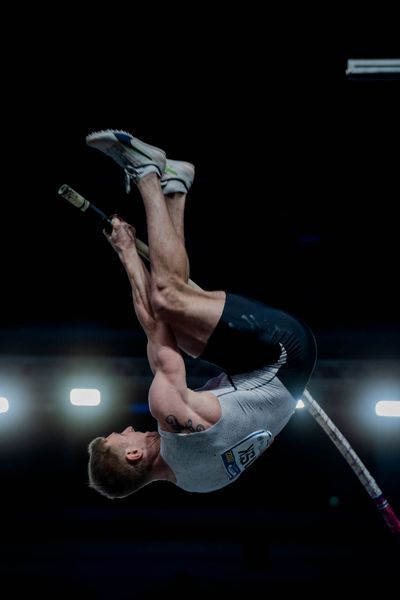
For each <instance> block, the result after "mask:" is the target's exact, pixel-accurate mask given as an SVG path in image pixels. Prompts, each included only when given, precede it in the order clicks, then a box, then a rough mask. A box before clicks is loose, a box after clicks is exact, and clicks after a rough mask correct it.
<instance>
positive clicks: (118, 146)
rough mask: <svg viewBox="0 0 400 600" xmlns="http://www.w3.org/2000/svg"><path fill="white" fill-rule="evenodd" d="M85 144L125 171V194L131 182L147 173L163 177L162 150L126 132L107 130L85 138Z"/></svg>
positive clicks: (164, 157)
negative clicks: (111, 159) (106, 156)
mask: <svg viewBox="0 0 400 600" xmlns="http://www.w3.org/2000/svg"><path fill="white" fill-rule="evenodd" d="M86 143H87V144H88V145H89V146H91V147H92V148H97V149H98V150H101V151H102V152H104V154H107V155H108V156H111V158H113V159H114V160H115V161H116V162H117V163H118V164H119V165H120V166H121V167H122V168H123V169H124V171H125V187H126V193H127V194H129V192H130V189H131V180H132V181H134V182H135V183H137V182H138V181H140V179H142V178H143V177H144V176H145V175H148V174H149V173H157V175H158V176H159V177H160V179H161V177H162V176H163V173H164V170H165V165H166V156H165V152H164V150H161V149H160V148H156V147H155V146H150V144H145V143H144V142H142V141H140V140H138V139H137V138H135V137H133V135H131V134H130V133H127V132H126V131H118V130H115V129H107V130H105V131H95V132H93V133H90V134H89V135H88V136H86Z"/></svg>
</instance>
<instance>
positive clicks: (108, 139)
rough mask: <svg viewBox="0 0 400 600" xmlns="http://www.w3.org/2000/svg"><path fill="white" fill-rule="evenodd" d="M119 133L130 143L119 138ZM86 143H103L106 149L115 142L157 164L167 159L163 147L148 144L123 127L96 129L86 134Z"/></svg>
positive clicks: (91, 144)
mask: <svg viewBox="0 0 400 600" xmlns="http://www.w3.org/2000/svg"><path fill="white" fill-rule="evenodd" d="M118 135H123V136H126V137H127V140H129V142H130V143H126V142H125V141H123V140H121V139H119V138H118V137H117V136H118ZM86 143H87V144H88V145H89V146H94V147H96V145H102V146H103V148H104V149H105V148H112V147H113V146H115V144H121V145H122V147H124V148H126V149H127V150H131V151H133V152H136V153H138V154H139V155H140V156H142V157H143V158H146V159H147V160H149V161H150V162H151V163H153V162H155V163H156V164H157V166H158V163H160V164H163V163H165V161H166V154H165V152H164V150H161V148H157V147H156V146H151V145H150V144H146V142H142V141H141V140H139V139H138V138H135V137H133V135H132V134H130V133H128V132H127V131H123V130H122V129H105V130H101V131H94V132H92V133H90V134H89V135H87V136H86ZM103 148H102V149H103ZM138 166H139V167H140V166H142V165H141V164H139V165H138Z"/></svg>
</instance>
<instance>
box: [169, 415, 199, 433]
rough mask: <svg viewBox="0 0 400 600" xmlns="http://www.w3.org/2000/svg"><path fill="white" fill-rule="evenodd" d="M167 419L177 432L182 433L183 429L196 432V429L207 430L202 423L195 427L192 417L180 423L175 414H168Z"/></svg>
mask: <svg viewBox="0 0 400 600" xmlns="http://www.w3.org/2000/svg"><path fill="white" fill-rule="evenodd" d="M165 420H166V422H167V423H168V425H169V426H170V427H172V429H173V430H174V431H175V432H176V433H182V431H189V432H190V433H195V432H196V431H205V427H204V425H202V424H201V423H199V424H198V425H196V427H194V425H193V422H192V419H188V420H187V421H186V423H179V421H178V419H177V418H176V417H175V416H174V415H168V417H167V418H166V419H165Z"/></svg>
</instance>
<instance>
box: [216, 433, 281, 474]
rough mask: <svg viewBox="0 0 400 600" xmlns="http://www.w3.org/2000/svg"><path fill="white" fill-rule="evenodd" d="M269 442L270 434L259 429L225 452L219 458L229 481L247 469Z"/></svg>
mask: <svg viewBox="0 0 400 600" xmlns="http://www.w3.org/2000/svg"><path fill="white" fill-rule="evenodd" d="M271 440H272V433H271V432H270V431H266V430H264V429H261V430H260V431H256V432H254V433H251V434H250V435H248V436H247V437H245V438H244V439H243V440H241V441H240V442H238V443H237V444H236V445H235V446H233V447H232V448H229V450H225V452H223V453H222V454H221V458H222V462H223V463H224V467H225V469H226V471H227V473H228V476H229V479H234V478H235V477H238V475H240V473H241V472H242V471H244V470H245V469H247V467H249V466H250V465H251V464H252V463H253V462H254V461H255V460H256V458H258V457H259V456H260V454H262V452H264V450H266V448H268V446H269V443H270V442H271Z"/></svg>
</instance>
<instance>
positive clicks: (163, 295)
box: [86, 130, 225, 356]
mask: <svg viewBox="0 0 400 600" xmlns="http://www.w3.org/2000/svg"><path fill="white" fill-rule="evenodd" d="M86 141H87V143H88V144H89V146H91V147H94V148H98V149H99V150H101V151H102V152H104V153H105V154H107V155H108V156H110V157H111V158H113V159H114V160H115V161H116V162H117V163H118V164H119V165H120V166H121V167H122V168H123V169H124V171H125V175H126V182H127V183H128V184H130V182H131V181H134V182H135V183H136V184H137V185H138V188H139V190H140V192H141V195H142V198H143V202H144V205H145V210H146V214H147V228H148V240H149V246H150V261H151V278H152V282H151V285H152V294H151V302H152V306H153V309H154V310H155V312H156V314H157V315H158V317H159V318H162V319H164V320H165V321H166V322H168V324H169V325H171V327H172V329H173V331H174V333H175V336H176V338H177V341H178V343H179V345H180V347H181V348H182V349H183V350H185V351H186V352H188V353H189V354H191V355H193V356H198V355H200V354H201V353H202V351H203V349H204V347H205V345H206V343H207V341H208V339H209V337H210V335H211V333H212V332H213V331H214V329H215V326H216V324H217V323H218V320H219V317H220V315H221V313H222V310H223V307H224V303H225V293H224V292H222V291H221V292H205V291H203V290H195V289H192V288H190V287H189V286H188V284H187V280H188V272H189V269H188V258H187V254H186V250H185V246H184V242H183V235H181V233H180V231H181V229H180V228H181V227H182V233H183V224H182V226H181V225H180V224H178V218H180V216H183V213H180V212H179V208H178V203H176V204H175V205H174V206H173V208H171V214H170V211H169V210H168V208H167V205H166V201H165V197H164V195H163V193H162V191H161V185H160V179H161V177H162V178H163V181H162V185H163V188H164V192H165V194H168V193H169V191H170V190H171V187H170V185H169V182H170V181H172V180H173V181H175V182H176V181H177V180H178V181H180V182H181V184H182V185H183V189H181V190H179V189H176V188H174V189H172V191H174V192H176V191H181V192H184V191H185V190H186V191H187V190H188V189H189V187H190V183H191V180H192V178H193V174H194V169H193V165H190V166H189V167H188V168H186V167H185V166H183V165H182V163H179V164H178V163H177V161H166V156H165V152H164V151H163V150H161V149H159V148H156V147H154V146H150V145H149V144H146V143H144V142H142V141H140V140H138V139H137V138H134V137H133V136H132V135H131V134H129V133H126V132H124V131H117V130H106V131H98V132H95V133H92V134H90V135H89V136H87V138H86ZM184 164H186V165H188V164H189V163H184ZM176 170H178V171H179V172H178V177H177V174H176V173H174V171H176ZM165 179H166V180H167V181H166V182H165ZM165 183H166V185H164V184H165ZM128 189H129V185H128V186H127V190H128ZM178 202H182V200H180V201H178ZM176 211H177V213H176ZM172 214H173V215H174V216H171V215H172ZM176 227H177V228H176Z"/></svg>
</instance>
